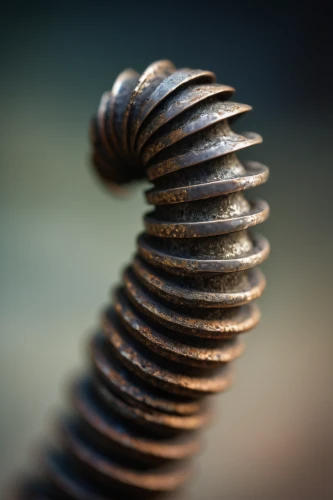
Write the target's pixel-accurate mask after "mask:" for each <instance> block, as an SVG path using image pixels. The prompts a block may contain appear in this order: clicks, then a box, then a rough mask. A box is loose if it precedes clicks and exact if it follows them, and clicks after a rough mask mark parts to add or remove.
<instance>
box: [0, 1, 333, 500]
mask: <svg viewBox="0 0 333 500" xmlns="http://www.w3.org/2000/svg"><path fill="white" fill-rule="evenodd" d="M332 21H333V15H332V8H331V7H330V6H329V3H328V2H327V3H325V2H321V1H317V2H316V4H315V6H311V7H310V6H309V7H307V6H306V2H304V3H298V2H285V3H284V2H278V3H276V6H275V5H274V2H273V3H272V2H256V1H252V2H242V1H238V2H219V3H216V4H215V3H213V2H211V3H210V2H204V3H203V2H200V3H199V2H198V3H196V2H195V1H193V2H189V3H188V4H187V5H185V4H182V3H180V2H177V3H175V4H174V5H172V4H171V5H170V3H168V4H167V3H166V2H164V4H163V3H162V2H154V3H150V2H134V3H131V2H128V1H127V2H112V1H111V2H106V1H105V2H102V1H99V0H97V1H94V2H87V3H86V2H80V3H79V2H70V1H67V2H62V1H61V0H59V1H57V2H53V3H52V2H16V1H12V2H9V3H8V4H7V5H6V6H5V7H3V8H2V15H1V30H0V39H1V45H0V47H1V48H0V51H1V81H0V88H1V92H0V100H1V114H0V127H1V134H0V141H1V149H0V155H1V198H0V202H1V211H0V217H1V233H2V235H1V258H0V267H1V272H0V275H1V288H2V293H1V306H0V307H1V311H0V322H1V323H0V324H1V336H0V380H1V384H0V391H1V394H0V398H1V399H0V401H1V412H0V437H1V442H0V477H1V482H2V486H5V485H6V482H7V481H8V480H10V479H11V478H12V477H13V475H14V476H15V474H16V473H17V472H20V471H21V470H24V467H25V466H26V465H30V466H31V463H33V460H34V456H35V450H36V448H37V449H38V443H39V442H40V439H41V437H42V436H43V435H45V434H50V432H51V433H52V424H51V423H50V415H53V413H54V411H55V409H56V410H57V408H59V407H60V406H62V405H63V404H64V402H65V400H66V397H65V392H66V391H65V390H64V388H66V385H67V382H68V378H69V377H70V376H72V374H73V373H75V372H76V371H77V370H80V369H81V367H82V366H83V365H84V363H85V357H86V347H85V341H86V338H87V335H88V334H90V333H91V331H92V329H93V327H94V325H96V324H97V319H98V313H99V311H100V309H101V307H102V306H103V305H104V304H105V303H106V301H107V300H108V297H109V290H110V289H111V286H113V285H114V284H115V283H116V282H117V280H118V279H119V276H120V271H121V269H122V268H123V266H124V265H125V264H126V263H127V262H128V261H129V259H130V258H131V255H132V253H133V252H134V244H135V236H136V235H137V234H138V233H139V232H140V231H141V228H142V220H141V219H142V213H143V212H144V211H145V209H146V206H145V203H144V199H143V187H144V186H142V185H140V186H136V187H134V188H133V191H132V192H131V193H130V195H129V196H128V197H127V198H125V199H122V200H121V199H117V198H113V197H112V196H111V195H109V194H108V193H106V192H105V191H104V190H103V188H102V187H101V186H100V185H99V184H98V181H97V180H96V179H95V178H94V176H93V174H92V172H91V169H90V167H89V141H88V125H89V120H90V117H91V115H92V114H93V113H94V112H95V110H96V109H97V105H98V102H99V99H100V95H101V94H102V92H103V91H104V90H107V89H109V88H110V87H111V85H112V83H113V81H114V79H115V77H116V76H117V75H118V73H119V72H120V71H122V70H123V69H124V68H125V67H129V66H130V67H134V68H135V69H137V70H138V71H140V72H141V71H143V69H144V68H145V67H146V66H147V65H148V64H149V63H150V62H152V61H154V60H157V59H162V58H169V59H171V60H173V61H174V62H175V64H176V66H178V67H182V66H188V67H193V68H202V69H210V70H212V71H214V72H215V73H216V74H217V77H218V81H219V82H221V83H226V84H230V85H232V86H234V87H235V88H236V89H237V93H236V100H238V101H239V102H244V103H249V104H251V105H252V106H253V108H254V110H253V112H252V113H250V114H249V115H248V116H247V117H246V118H244V119H243V120H242V121H241V122H240V123H239V124H237V127H238V129H240V130H242V129H243V130H244V129H245V130H246V129H250V130H254V131H257V132H259V133H261V134H262V135H263V137H264V143H263V144H262V145H260V146H257V147H255V148H253V149H252V150H251V151H248V155H247V157H248V158H250V159H257V160H258V161H261V162H263V163H265V164H267V165H268V166H269V167H270V169H271V177H270V180H269V183H268V184H267V185H265V186H263V187H261V188H260V190H259V189H258V190H257V194H260V195H261V196H262V197H264V198H265V199H267V200H268V201H269V203H270V205H271V217H270V219H269V221H268V222H267V223H266V224H265V225H264V226H263V227H262V228H260V231H261V232H263V233H264V234H265V235H267V236H268V238H269V239H270V242H271V245H272V253H271V256H270V258H269V260H268V261H267V263H265V265H264V266H263V268H264V272H265V274H266V276H267V280H268V287H267V290H266V293H265V295H264V297H263V298H262V299H261V301H260V302H261V304H260V305H261V309H262V312H263V318H262V321H261V324H260V326H259V327H258V328H257V329H256V330H255V331H254V332H252V333H250V334H249V335H248V336H247V337H246V340H247V351H246V354H245V356H244V357H243V358H242V359H241V360H240V361H239V362H237V367H236V371H237V377H236V384H235V386H234V388H233V390H232V391H231V392H229V393H227V394H225V395H223V396H221V397H218V398H217V400H218V402H217V407H218V408H217V410H218V411H217V418H216V419H215V422H214V424H213V426H212V427H211V429H210V430H209V431H207V433H206V450H205V452H204V454H203V455H202V456H201V457H200V458H199V459H198V460H197V463H198V468H199V473H198V474H197V475H196V478H195V480H194V481H193V483H191V485H190V486H189V489H188V494H189V498H191V500H199V499H203V498H205V499H207V500H215V499H216V500H218V499H227V500H252V499H255V500H264V499H265V500H267V499H269V500H282V499H283V500H289V499H290V500H298V499H302V500H312V499H313V500H314V499H320V500H322V499H329V498H332V496H333V478H332V476H333V475H332V471H333V425H332V422H333V391H332V386H333V366H332V357H333V336H332V320H331V314H332V307H331V300H332V272H331V271H332V247H333V245H332V243H333V236H332V222H331V220H332V217H331V185H332V181H333V170H332V160H331V158H332V155H331V144H332V125H331V124H332V111H333V100H332V86H333V79H332V71H331V70H332V37H331V23H332ZM259 191H260V192H259Z"/></svg>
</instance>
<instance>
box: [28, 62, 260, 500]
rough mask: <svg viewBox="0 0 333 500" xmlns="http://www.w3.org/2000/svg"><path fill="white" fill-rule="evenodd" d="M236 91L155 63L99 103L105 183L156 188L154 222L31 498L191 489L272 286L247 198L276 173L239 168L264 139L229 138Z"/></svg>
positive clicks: (98, 140) (96, 141) (96, 156)
mask: <svg viewBox="0 0 333 500" xmlns="http://www.w3.org/2000/svg"><path fill="white" fill-rule="evenodd" d="M233 92H234V89H233V88H232V87H229V86H227V85H219V84H217V83H215V75H214V74H213V73H211V72H209V71H201V70H191V69H187V68H185V69H179V70H177V69H176V68H175V67H174V65H173V64H172V63H171V62H170V61H159V62H156V63H154V64H152V65H150V66H149V67H148V68H147V69H146V71H145V72H144V73H143V74H142V75H141V76H139V74H138V73H137V72H135V71H133V70H126V71H124V72H123V73H121V75H120V76H119V77H118V79H117V80H116V82H115V84H114V86H113V88H112V90H111V91H110V92H106V93H105V94H104V95H103V97H102V100H101V104H100V107H99V111H98V113H97V115H96V117H95V118H94V119H93V122H92V128H91V130H92V134H91V135H92V141H93V145H94V148H93V163H94V166H95V168H96V171H97V172H98V174H99V176H100V177H101V178H102V180H103V181H104V182H105V183H106V185H107V186H109V187H110V188H111V189H114V188H116V187H117V186H120V185H122V184H126V183H128V182H130V181H132V180H135V179H140V178H144V177H148V179H149V180H150V181H151V182H152V183H153V187H152V188H151V189H149V190H148V191H147V193H146V197H147V200H148V202H149V203H150V204H151V205H154V210H153V211H152V212H150V213H148V214H147V215H146V216H145V218H144V223H145V232H144V233H142V234H141V235H140V236H139V238H138V245H137V254H136V255H135V257H134V260H133V262H132V264H131V265H130V266H129V267H128V268H127V269H126V270H125V272H124V274H123V282H122V285H121V286H120V287H118V288H117V289H116V291H115V293H114V297H113V302H112V305H110V306H108V307H107V308H106V309H105V311H104V313H103V315H102V321H101V325H100V328H99V329H98V331H97V332H96V334H95V335H94V337H93V339H92V342H91V362H92V369H91V373H90V374H89V375H88V376H87V377H85V378H81V379H79V380H78V382H76V383H75V384H74V386H73V389H72V406H73V408H74V412H73V414H72V415H71V416H66V417H63V418H61V420H60V427H59V428H60V436H61V442H62V446H61V447H60V448H59V449H56V450H55V449H51V451H49V452H48V453H47V454H46V455H45V458H44V460H43V467H44V482H41V481H37V482H35V481H34V482H32V483H31V485H26V486H25V493H24V495H25V496H24V498H35V499H37V498H38V499H42V498H43V499H51V498H52V499H55V498H72V499H76V500H83V499H85V500H86V499H88V498H89V499H90V500H108V499H114V498H129V497H130V496H131V495H133V496H135V497H136V498H141V497H142V498H148V497H150V496H151V495H155V494H157V493H163V492H168V491H173V490H174V489H176V488H177V487H178V486H180V485H181V484H182V483H183V482H184V480H185V479H186V478H187V477H188V475H189V473H190V470H191V467H190V463H189V459H190V457H191V456H192V455H194V454H195V453H197V451H198V449H199V436H198V431H199V430H200V429H201V428H202V427H203V426H204V425H205V424H206V423H207V421H208V420H209V418H210V409H209V406H208V405H207V398H206V396H208V395H210V394H214V393H218V392H221V391H224V390H226V389H227V388H229V386H230V384H231V371H230V362H231V361H233V360H234V359H236V358H238V357H239V356H240V355H241V353H242V352H243V343H242V342H241V341H240V340H239V337H238V335H239V334H241V333H244V332H246V331H248V330H250V329H251V328H253V327H254V326H255V325H256V324H257V323H258V320H259V311H258V308H257V306H256V305H254V303H253V301H254V299H257V298H258V297H259V296H260V295H261V293H262V292H263V289H264V286H265V279H264V276H263V274H262V273H261V272H260V271H259V269H258V268H257V267H255V266H257V265H258V264H260V263H261V262H262V261H263V260H264V259H265V258H266V257H267V255H268V252H269V245H268V242H267V240H266V239H265V238H263V237H261V236H257V235H252V234H250V233H249V232H248V228H250V227H252V226H254V225H256V224H259V223H261V222H263V221H264V220H265V219H266V218H267V216H268V210H269V209H268V205H267V204H266V203H265V202H264V201H261V200H257V201H254V202H249V201H247V200H246V199H245V197H244V196H243V191H244V190H245V189H248V188H251V187H255V186H257V185H259V184H261V183H263V182H265V181H266V180H267V177H268V169H267V167H265V166H263V165H261V164H259V163H257V162H247V163H244V162H241V161H240V160H239V159H238V158H237V156H236V152H237V151H239V150H241V149H244V148H247V147H248V146H252V145H254V144H257V143H259V142H261V137H260V136H259V135H257V134H254V133H246V134H243V135H239V134H237V133H235V132H233V131H232V130H231V128H230V123H232V122H233V120H234V119H235V118H237V117H239V116H240V115H242V114H243V113H246V112H248V111H249V110H250V109H251V108H250V106H247V105H244V104H238V103H235V102H231V101H229V100H228V99H229V98H230V97H231V96H232V94H233ZM124 495H125V496H124ZM20 498H23V497H22V496H21V497H20Z"/></svg>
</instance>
